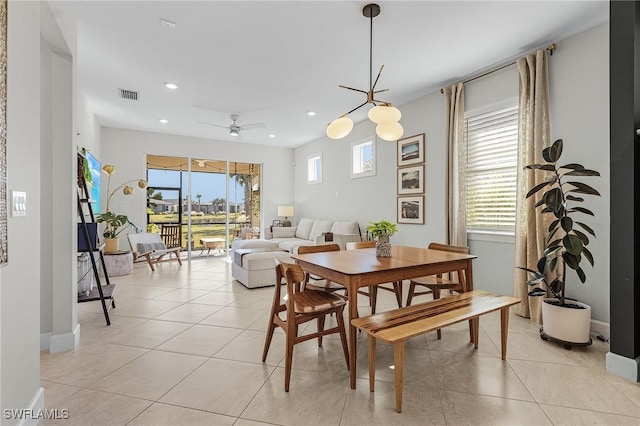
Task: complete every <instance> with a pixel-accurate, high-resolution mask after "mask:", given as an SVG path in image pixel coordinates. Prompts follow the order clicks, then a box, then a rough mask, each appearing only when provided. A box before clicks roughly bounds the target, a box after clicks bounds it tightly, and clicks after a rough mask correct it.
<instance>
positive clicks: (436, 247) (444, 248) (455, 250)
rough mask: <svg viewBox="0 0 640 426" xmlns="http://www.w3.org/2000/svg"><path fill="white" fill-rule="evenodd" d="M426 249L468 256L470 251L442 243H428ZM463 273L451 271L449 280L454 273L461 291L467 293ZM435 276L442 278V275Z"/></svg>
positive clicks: (464, 247)
mask: <svg viewBox="0 0 640 426" xmlns="http://www.w3.org/2000/svg"><path fill="white" fill-rule="evenodd" d="M428 248H429V249H430V250H440V251H447V252H450V253H458V254H469V253H470V252H471V250H469V247H467V246H452V245H449V244H442V243H430V244H429V247H428ZM464 272H465V271H464V270H460V271H453V272H451V273H450V274H451V276H450V278H451V279H453V273H455V274H456V276H457V280H458V281H459V282H460V284H461V285H462V288H463V290H464V291H467V277H466V273H464ZM437 276H438V277H442V274H438V275H437Z"/></svg>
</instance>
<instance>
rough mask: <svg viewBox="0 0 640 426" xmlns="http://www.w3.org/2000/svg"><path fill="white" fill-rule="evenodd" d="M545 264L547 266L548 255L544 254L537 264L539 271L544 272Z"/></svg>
mask: <svg viewBox="0 0 640 426" xmlns="http://www.w3.org/2000/svg"><path fill="white" fill-rule="evenodd" d="M545 266H547V258H546V256H542V257H541V258H540V259H538V264H537V265H536V267H537V268H538V272H539V273H541V274H544V269H545Z"/></svg>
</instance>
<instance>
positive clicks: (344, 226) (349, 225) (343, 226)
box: [331, 222, 360, 235]
mask: <svg viewBox="0 0 640 426" xmlns="http://www.w3.org/2000/svg"><path fill="white" fill-rule="evenodd" d="M359 229H360V227H359V226H358V222H333V226H332V227H331V232H333V233H334V234H341V235H349V234H356V235H357V234H358V233H359V232H360V231H359Z"/></svg>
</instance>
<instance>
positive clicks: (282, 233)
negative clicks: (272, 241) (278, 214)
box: [272, 226, 297, 238]
mask: <svg viewBox="0 0 640 426" xmlns="http://www.w3.org/2000/svg"><path fill="white" fill-rule="evenodd" d="M296 229H297V227H296V226H287V227H283V226H274V227H273V231H272V234H273V238H295V236H296Z"/></svg>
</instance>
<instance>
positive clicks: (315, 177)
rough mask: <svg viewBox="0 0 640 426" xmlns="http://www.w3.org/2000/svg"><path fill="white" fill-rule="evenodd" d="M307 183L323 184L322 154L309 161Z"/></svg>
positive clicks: (312, 157) (310, 158) (311, 157)
mask: <svg viewBox="0 0 640 426" xmlns="http://www.w3.org/2000/svg"><path fill="white" fill-rule="evenodd" d="M307 183H322V154H314V155H312V156H310V157H309V158H308V159H307Z"/></svg>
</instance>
